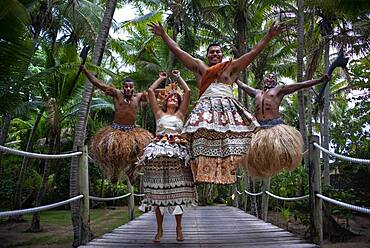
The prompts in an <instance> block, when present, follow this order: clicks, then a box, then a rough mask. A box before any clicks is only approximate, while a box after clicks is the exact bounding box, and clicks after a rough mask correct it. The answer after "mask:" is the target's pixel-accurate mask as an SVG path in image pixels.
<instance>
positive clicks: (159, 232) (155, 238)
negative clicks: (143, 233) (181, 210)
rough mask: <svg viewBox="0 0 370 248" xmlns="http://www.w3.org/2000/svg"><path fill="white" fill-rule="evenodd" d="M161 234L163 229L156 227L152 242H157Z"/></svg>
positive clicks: (159, 240)
mask: <svg viewBox="0 0 370 248" xmlns="http://www.w3.org/2000/svg"><path fill="white" fill-rule="evenodd" d="M162 236H163V230H162V229H158V230H157V234H156V235H155V237H154V239H153V242H154V243H159V242H161V238H162Z"/></svg>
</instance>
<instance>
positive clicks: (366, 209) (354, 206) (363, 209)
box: [316, 194, 370, 214]
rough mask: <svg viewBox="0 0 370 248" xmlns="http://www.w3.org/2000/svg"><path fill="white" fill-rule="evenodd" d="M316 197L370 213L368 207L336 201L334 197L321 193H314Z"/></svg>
mask: <svg viewBox="0 0 370 248" xmlns="http://www.w3.org/2000/svg"><path fill="white" fill-rule="evenodd" d="M316 197H318V198H320V199H322V200H324V201H327V202H330V203H332V204H335V205H337V206H341V207H344V208H347V209H350V210H353V211H357V212H361V213H365V214H370V208H364V207H359V206H356V205H352V204H348V203H345V202H341V201H338V200H334V199H331V198H329V197H327V196H324V195H322V194H316Z"/></svg>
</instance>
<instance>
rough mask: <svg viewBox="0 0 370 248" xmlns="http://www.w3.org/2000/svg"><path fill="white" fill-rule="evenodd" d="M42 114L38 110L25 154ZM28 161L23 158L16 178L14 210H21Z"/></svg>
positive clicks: (30, 147)
mask: <svg viewBox="0 0 370 248" xmlns="http://www.w3.org/2000/svg"><path fill="white" fill-rule="evenodd" d="M43 113H44V111H43V110H40V111H38V113H37V116H36V119H35V123H34V124H33V126H32V129H31V133H30V136H29V137H28V141H27V146H26V152H28V151H31V150H32V145H33V138H34V136H35V133H36V129H37V127H38V125H39V123H40V120H41V117H42V114H43ZM29 161H30V158H29V157H23V161H22V167H21V171H20V172H19V177H18V180H17V186H16V189H15V196H14V201H13V209H14V210H17V209H21V208H22V191H23V183H24V180H25V178H26V175H27V170H28V162H29ZM20 217H21V216H19V215H18V216H14V217H13V218H14V219H19V218H20Z"/></svg>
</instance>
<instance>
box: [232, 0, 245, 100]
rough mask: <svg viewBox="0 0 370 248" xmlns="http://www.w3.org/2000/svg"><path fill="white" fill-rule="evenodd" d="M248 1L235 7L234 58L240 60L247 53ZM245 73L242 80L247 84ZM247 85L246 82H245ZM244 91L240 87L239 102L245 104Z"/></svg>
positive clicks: (241, 2)
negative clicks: (246, 9)
mask: <svg viewBox="0 0 370 248" xmlns="http://www.w3.org/2000/svg"><path fill="white" fill-rule="evenodd" d="M245 8H246V1H240V2H239V3H237V5H236V6H235V9H236V15H235V18H234V28H235V30H236V32H235V37H234V44H235V49H236V50H235V51H234V57H236V58H239V57H240V56H242V55H243V54H244V53H246V51H247V19H246V16H245V12H246V11H245ZM245 75H246V74H245V71H243V73H242V78H241V80H242V81H243V82H245V81H244V80H245ZM245 83H246V82H245ZM244 95H245V93H244V91H243V90H242V89H241V88H240V87H238V100H239V102H241V103H242V104H243V101H244Z"/></svg>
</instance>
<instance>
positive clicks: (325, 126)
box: [320, 38, 330, 185]
mask: <svg viewBox="0 0 370 248" xmlns="http://www.w3.org/2000/svg"><path fill="white" fill-rule="evenodd" d="M329 49H330V44H329V40H328V39H327V38H325V46H324V63H325V70H326V69H327V68H328V67H329ZM329 107H330V101H329V83H328V84H326V87H325V91H324V106H323V111H322V122H321V123H320V127H321V128H320V131H321V145H322V147H324V148H325V149H328V150H329ZM322 161H323V167H324V171H323V174H324V175H323V176H324V185H330V168H329V156H328V154H326V153H325V152H323V153H322Z"/></svg>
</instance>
